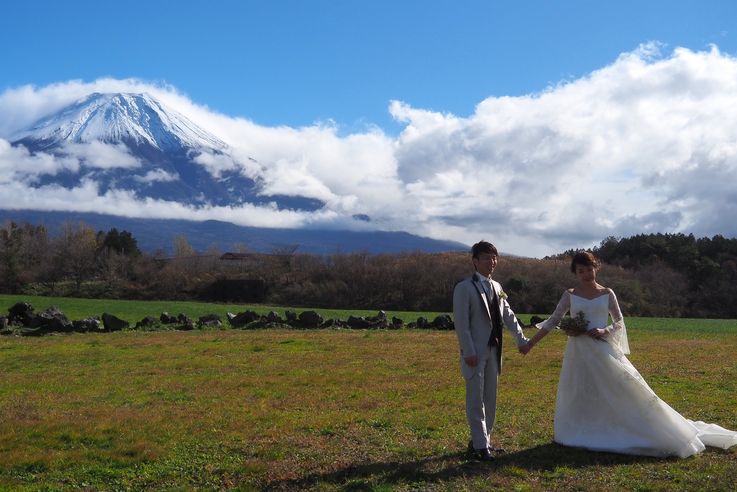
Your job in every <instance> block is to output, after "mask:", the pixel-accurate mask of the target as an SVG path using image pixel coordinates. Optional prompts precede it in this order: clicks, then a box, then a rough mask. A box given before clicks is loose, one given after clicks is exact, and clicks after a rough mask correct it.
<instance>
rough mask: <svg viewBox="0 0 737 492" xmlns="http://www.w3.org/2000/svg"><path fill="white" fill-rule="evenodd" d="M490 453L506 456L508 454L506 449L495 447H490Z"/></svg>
mask: <svg viewBox="0 0 737 492" xmlns="http://www.w3.org/2000/svg"><path fill="white" fill-rule="evenodd" d="M489 451H491V452H492V453H494V454H504V453H506V452H507V451H506V450H505V449H504V448H495V447H494V446H489Z"/></svg>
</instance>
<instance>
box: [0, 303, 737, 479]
mask: <svg viewBox="0 0 737 492" xmlns="http://www.w3.org/2000/svg"><path fill="white" fill-rule="evenodd" d="M16 300H28V301H30V302H32V303H33V304H34V306H35V307H36V308H37V309H44V308H45V307H48V305H51V304H54V305H57V306H59V307H60V308H61V309H62V310H64V311H65V312H66V313H67V314H68V315H69V317H70V318H81V317H85V316H88V315H91V314H100V313H101V312H102V311H109V312H111V313H113V314H117V315H119V316H121V317H124V318H125V319H128V320H130V321H136V320H137V319H140V318H142V317H144V316H146V315H158V314H159V313H160V312H161V311H169V312H171V313H177V312H180V311H181V312H185V313H186V314H188V315H190V316H192V317H195V316H197V315H198V313H200V314H205V313H207V312H216V313H219V314H224V313H225V312H226V311H231V312H236V311H238V310H242V309H245V308H246V306H224V305H223V306H213V305H206V304H196V303H167V302H161V303H142V302H124V301H89V300H73V299H41V298H37V299H29V298H27V297H26V298H23V299H16V298H15V297H12V296H0V308H3V306H4V304H5V305H7V306H10V305H11V304H12V303H13V302H15V301H16ZM3 303H4V304H3ZM101 306H103V308H102V309H101ZM221 308H222V311H220V309H221ZM200 309H201V310H202V311H198V310H200ZM270 309H271V308H268V307H261V308H259V310H260V311H261V312H264V311H268V310H270ZM352 313H353V312H352ZM354 314H362V313H354ZM365 314H375V313H373V312H367V313H365ZM392 314H397V313H390V315H392ZM424 314H425V315H427V314H428V313H424ZM336 315H337V316H341V317H343V316H347V312H343V311H341V312H338V313H336V314H332V316H336ZM404 315H405V316H407V318H406V320H408V321H409V320H413V319H416V317H417V316H418V315H419V314H418V313H404ZM523 318H524V317H523ZM628 321H629V323H628V329H629V336H630V344H631V347H632V351H633V353H632V355H631V356H630V359H631V360H632V362H633V363H634V364H635V366H636V367H637V368H638V369H639V370H640V372H641V373H642V374H643V376H644V377H645V378H646V380H647V381H648V382H649V383H650V385H651V386H652V387H653V389H654V390H655V391H656V392H657V393H658V395H659V396H660V397H661V398H662V399H663V400H665V401H666V402H668V403H669V404H670V405H671V406H673V407H674V408H675V409H676V410H678V411H679V412H681V413H682V414H683V415H685V416H687V417H688V418H691V419H694V420H704V421H708V422H715V423H718V424H720V425H722V426H724V427H727V428H732V429H737V382H736V381H737V357H736V356H735V354H736V353H737V336H735V335H737V322H736V321H718V320H658V319H646V318H642V319H631V320H628ZM564 343H565V337H564V336H562V335H560V334H557V333H556V334H553V335H551V336H550V337H548V338H546V339H545V340H544V341H543V342H542V343H541V345H540V346H538V347H536V349H535V350H534V351H533V352H532V353H530V354H529V355H528V356H527V357H522V356H520V355H519V354H517V353H516V352H514V351H513V350H507V351H506V353H505V362H504V364H505V365H504V374H503V375H502V381H501V386H500V395H499V411H498V420H497V426H496V429H495V432H494V434H495V440H496V442H498V443H499V444H501V445H502V446H503V447H505V448H506V449H507V451H508V453H507V454H506V455H503V456H502V457H500V458H499V459H497V460H496V461H495V462H493V463H489V464H485V463H478V462H474V461H469V460H467V459H466V457H465V455H464V453H463V451H464V449H465V444H466V442H467V428H466V423H465V418H464V413H463V412H464V411H463V408H464V404H463V384H462V379H461V377H460V374H459V370H458V361H457V355H456V354H457V344H456V340H455V335H454V334H453V333H452V332H436V331H421V330H399V331H361V330H310V331H297V330H259V331H239V330H209V331H194V332H149V333H143V332H134V331H127V332H117V333H109V334H72V335H59V336H48V337H42V338H22V337H0V374H2V376H0V489H10V490H16V489H27V490H59V489H70V490H71V489H80V488H81V489H87V490H141V489H177V490H182V489H183V490H188V489H231V488H232V489H243V490H249V489H255V490H261V489H268V490H292V489H315V490H416V489H421V490H479V489H481V490H484V489H502V490H507V489H511V490H550V489H561V490H592V489H593V490H612V489H614V490H617V489H619V490H674V489H675V490H734V489H735V488H737V449H735V448H733V449H732V450H730V451H722V450H715V449H708V450H707V451H706V452H704V453H702V454H701V455H698V456H695V457H692V458H689V459H685V460H678V459H653V458H640V457H629V456H620V455H614V454H608V453H590V452H586V451H581V450H576V449H569V448H564V447H561V446H558V445H555V444H553V443H552V442H551V440H552V425H553V422H552V418H553V411H554V402H555V388H556V384H557V378H558V372H559V370H560V363H561V356H562V353H563V347H564Z"/></svg>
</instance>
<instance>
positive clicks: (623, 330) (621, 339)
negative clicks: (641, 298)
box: [605, 289, 630, 354]
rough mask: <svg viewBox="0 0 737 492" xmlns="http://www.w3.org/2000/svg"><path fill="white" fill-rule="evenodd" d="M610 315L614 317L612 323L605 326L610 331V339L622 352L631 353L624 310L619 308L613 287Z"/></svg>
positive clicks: (610, 293) (610, 292)
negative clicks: (623, 314)
mask: <svg viewBox="0 0 737 492" xmlns="http://www.w3.org/2000/svg"><path fill="white" fill-rule="evenodd" d="M609 315H610V316H611V317H612V324H611V325H609V326H607V327H606V328H605V330H606V331H607V333H609V339H610V340H611V341H612V343H613V344H614V345H615V346H617V347H618V348H619V350H621V351H622V353H624V354H629V353H630V345H629V341H628V340H627V327H626V326H625V325H624V316H622V310H621V309H619V303H618V302H617V296H616V295H615V294H614V291H613V290H612V289H609Z"/></svg>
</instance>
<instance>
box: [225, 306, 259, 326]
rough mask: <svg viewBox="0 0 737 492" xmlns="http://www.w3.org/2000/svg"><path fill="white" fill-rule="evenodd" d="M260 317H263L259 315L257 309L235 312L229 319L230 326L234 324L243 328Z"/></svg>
mask: <svg viewBox="0 0 737 492" xmlns="http://www.w3.org/2000/svg"><path fill="white" fill-rule="evenodd" d="M259 319H261V316H259V315H258V313H257V312H256V311H250V310H249V311H243V312H242V313H238V314H235V315H233V317H232V318H230V317H229V319H228V321H229V322H230V326H232V327H233V328H242V327H244V326H246V325H247V324H249V323H253V322H254V321H256V320H259Z"/></svg>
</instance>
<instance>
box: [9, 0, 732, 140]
mask: <svg viewBox="0 0 737 492" xmlns="http://www.w3.org/2000/svg"><path fill="white" fill-rule="evenodd" d="M2 18H3V20H2V21H0V22H1V23H2V29H0V42H1V43H2V46H3V47H4V48H5V49H4V50H3V51H4V54H3V61H2V67H3V69H2V70H1V71H0V90H2V89H4V88H8V87H16V86H20V85H24V84H33V85H39V86H43V85H46V84H50V83H56V82H62V81H67V80H71V79H82V80H84V81H91V80H95V79H97V78H99V77H105V76H110V77H113V78H118V79H122V78H129V77H134V78H140V79H144V80H148V81H154V82H166V83H169V84H172V85H173V86H175V87H176V88H177V89H178V90H180V91H182V92H183V93H185V94H187V95H188V96H189V97H190V98H191V99H192V100H193V101H196V102H197V103H199V104H203V105H207V106H208V107H210V108H212V109H213V110H216V111H218V112H222V113H225V114H228V115H231V116H242V117H246V118H249V119H252V120H254V121H255V122H257V123H260V124H263V125H271V126H274V125H289V126H304V125H309V124H312V123H313V122H315V121H326V120H333V121H335V123H336V124H337V125H339V126H340V128H341V129H342V130H343V131H352V130H354V129H356V128H361V127H362V126H364V125H370V124H375V125H378V126H380V127H381V128H383V129H384V130H385V131H387V132H390V133H396V132H398V131H399V130H400V129H401V126H400V125H398V124H397V123H396V122H394V121H393V119H392V118H391V116H390V115H389V112H388V110H387V108H388V105H389V102H390V101H391V100H401V101H404V102H406V103H408V104H410V105H412V106H415V107H422V108H427V109H431V110H434V111H439V112H450V113H453V114H456V115H459V116H466V115H469V114H471V113H472V112H473V110H474V107H475V106H476V105H477V104H478V103H479V102H481V101H482V100H483V99H484V98H486V97H489V96H505V95H508V96H518V95H523V94H529V93H535V92H539V91H542V90H544V89H545V88H546V87H548V86H549V85H551V84H556V83H558V82H560V81H563V80H569V79H575V78H578V77H580V76H582V75H585V74H587V73H589V72H591V71H593V70H596V69H598V68H600V67H602V66H604V65H606V64H609V63H611V62H612V61H614V60H615V59H616V57H617V56H618V55H619V54H620V53H624V52H629V51H631V50H633V49H635V48H636V47H637V46H638V45H640V44H642V43H645V42H648V41H659V42H662V43H665V44H666V45H668V46H670V47H676V46H683V47H687V48H691V49H696V50H701V49H705V48H707V47H708V45H709V44H711V43H716V44H717V45H718V46H719V47H720V49H721V50H722V51H723V52H725V53H731V54H735V53H736V52H737V26H736V25H735V23H736V22H737V2H734V1H731V0H722V1H713V0H702V1H682V0H669V1H662V0H648V1H642V0H636V1H633V0H617V1H608V2H604V1H581V0H576V1H572V0H559V1H540V0H538V1H524V0H520V1H457V0H455V1H445V0H442V1H426V0H425V1H419V0H392V1H384V0H372V1H360V2H359V1H351V0H343V1H339V0H332V1H324V0H319V1H317V0H315V1H311V0H290V1H284V0H269V1H232V0H227V1H222V0H214V1H210V2H205V1H189V0H179V1H176V2H168V1H161V0H158V1H156V0H147V1H137V0H133V1H130V0H129V1H126V2H119V3H118V2H116V3H111V2H100V1H91V0H90V1H80V0H72V1H64V2H59V1H53V0H47V1H37V0H28V1H23V2H20V1H14V2H5V3H4V5H3V15H2Z"/></svg>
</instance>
